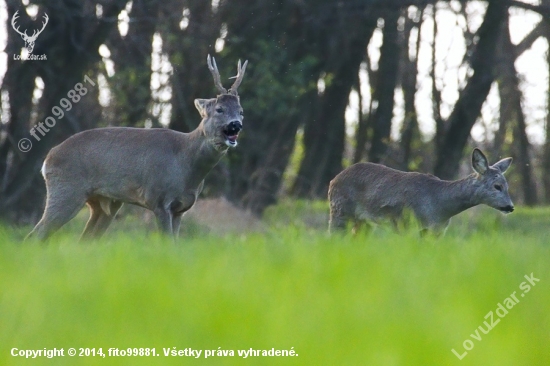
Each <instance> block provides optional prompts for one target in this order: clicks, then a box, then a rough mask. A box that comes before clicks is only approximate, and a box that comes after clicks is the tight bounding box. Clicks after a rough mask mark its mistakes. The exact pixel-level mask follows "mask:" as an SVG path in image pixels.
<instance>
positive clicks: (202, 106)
mask: <svg viewBox="0 0 550 366" xmlns="http://www.w3.org/2000/svg"><path fill="white" fill-rule="evenodd" d="M209 101H210V99H195V108H197V110H198V111H199V113H200V115H201V117H202V118H205V117H206V107H207V106H208V102H209Z"/></svg>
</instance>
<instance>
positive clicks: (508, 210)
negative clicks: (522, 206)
mask: <svg viewBox="0 0 550 366" xmlns="http://www.w3.org/2000/svg"><path fill="white" fill-rule="evenodd" d="M499 211H501V212H504V213H507V214H508V213H511V212H514V206H504V207H500V208H499Z"/></svg>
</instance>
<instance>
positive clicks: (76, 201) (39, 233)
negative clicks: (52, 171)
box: [25, 187, 86, 240]
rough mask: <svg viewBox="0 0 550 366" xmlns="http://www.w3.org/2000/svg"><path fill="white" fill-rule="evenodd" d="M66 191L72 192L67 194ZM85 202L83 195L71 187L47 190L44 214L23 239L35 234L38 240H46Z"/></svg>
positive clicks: (74, 214)
mask: <svg viewBox="0 0 550 366" xmlns="http://www.w3.org/2000/svg"><path fill="white" fill-rule="evenodd" d="M67 192H73V194H69V195H67ZM85 202H86V199H85V197H84V195H80V194H79V193H78V190H77V189H72V188H71V187H64V188H63V190H60V191H59V192H57V191H54V192H48V197H47V199H46V208H45V210H44V215H43V216H42V218H41V219H40V221H39V222H38V224H36V226H35V227H34V229H33V230H32V231H31V232H30V233H29V235H27V237H26V238H25V239H28V238H30V237H33V236H36V237H37V238H38V239H40V240H46V239H47V238H48V237H49V236H50V235H51V234H53V233H54V232H56V231H57V230H59V229H60V228H61V227H62V226H63V225H65V224H66V223H67V222H69V221H70V220H71V219H72V218H73V217H75V216H76V214H77V213H78V211H80V209H81V208H82V206H83V205H84V203H85Z"/></svg>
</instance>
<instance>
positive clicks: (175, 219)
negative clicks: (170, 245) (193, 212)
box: [172, 214, 183, 240]
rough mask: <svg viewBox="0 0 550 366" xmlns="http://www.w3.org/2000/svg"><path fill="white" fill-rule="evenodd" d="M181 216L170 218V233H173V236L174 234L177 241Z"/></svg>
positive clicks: (176, 215)
mask: <svg viewBox="0 0 550 366" xmlns="http://www.w3.org/2000/svg"><path fill="white" fill-rule="evenodd" d="M182 216H183V215H182V214H180V215H178V214H175V215H174V216H173V218H172V231H173V234H174V239H176V240H177V239H178V237H179V234H180V226H181V217H182Z"/></svg>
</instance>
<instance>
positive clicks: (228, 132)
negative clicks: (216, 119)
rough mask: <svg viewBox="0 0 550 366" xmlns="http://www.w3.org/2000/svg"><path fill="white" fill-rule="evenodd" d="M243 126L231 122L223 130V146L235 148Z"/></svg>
mask: <svg viewBox="0 0 550 366" xmlns="http://www.w3.org/2000/svg"><path fill="white" fill-rule="evenodd" d="M242 128H243V125H242V124H241V123H240V122H231V123H229V124H228V125H227V126H226V127H225V128H224V129H223V135H224V137H225V144H226V145H227V146H229V147H235V146H237V138H238V137H239V132H241V130H242Z"/></svg>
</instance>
